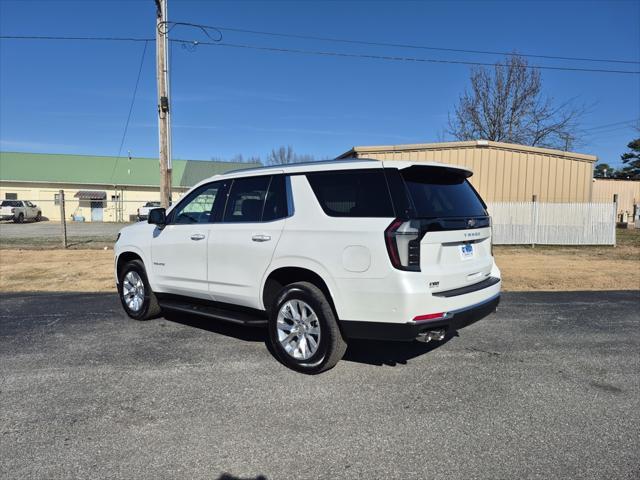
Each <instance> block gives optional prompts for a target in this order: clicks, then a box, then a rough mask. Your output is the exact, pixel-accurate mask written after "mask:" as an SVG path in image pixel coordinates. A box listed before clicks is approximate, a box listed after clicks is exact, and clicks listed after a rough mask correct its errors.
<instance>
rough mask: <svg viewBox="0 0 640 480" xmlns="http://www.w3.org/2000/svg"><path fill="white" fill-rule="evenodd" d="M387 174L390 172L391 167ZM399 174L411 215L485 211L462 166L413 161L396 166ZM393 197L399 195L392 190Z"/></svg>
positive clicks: (460, 214) (481, 213) (480, 213)
mask: <svg viewBox="0 0 640 480" xmlns="http://www.w3.org/2000/svg"><path fill="white" fill-rule="evenodd" d="M389 174H393V173H392V171H390V172H389ZM396 175H397V174H396ZM400 176H401V177H402V179H403V180H404V184H405V185H406V192H407V193H408V197H409V198H408V200H409V208H410V209H411V210H413V212H412V216H415V217H417V218H443V217H444V218H446V217H473V216H484V215H486V214H487V212H486V211H485V205H484V203H483V202H482V200H481V199H480V196H479V195H478V194H477V193H476V191H475V190H474V189H473V187H472V186H471V184H470V183H469V182H468V181H467V178H466V175H465V172H464V171H462V170H457V169H454V168H445V167H432V166H419V165H415V166H412V167H409V168H405V169H402V170H400ZM397 197H400V195H398V193H397V192H396V193H395V194H394V200H395V199H396V198H397ZM401 202H402V200H398V201H397V203H401Z"/></svg>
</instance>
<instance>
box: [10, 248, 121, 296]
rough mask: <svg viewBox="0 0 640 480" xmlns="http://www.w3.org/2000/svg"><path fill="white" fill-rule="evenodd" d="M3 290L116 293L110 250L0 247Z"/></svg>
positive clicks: (111, 251) (111, 252)
mask: <svg viewBox="0 0 640 480" xmlns="http://www.w3.org/2000/svg"><path fill="white" fill-rule="evenodd" d="M0 291H2V292H25V291H39V292H110V291H113V292H115V286H114V280H113V250H9V249H0Z"/></svg>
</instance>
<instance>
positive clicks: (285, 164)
mask: <svg viewBox="0 0 640 480" xmlns="http://www.w3.org/2000/svg"><path fill="white" fill-rule="evenodd" d="M377 161H378V160H374V159H372V158H352V159H339V160H338V159H331V160H318V161H315V162H300V163H283V164H277V165H263V166H261V167H248V168H236V169H234V170H228V171H226V172H224V175H227V174H229V173H238V172H253V171H256V170H264V169H267V168H283V167H304V166H308V165H326V164H329V163H355V162H377Z"/></svg>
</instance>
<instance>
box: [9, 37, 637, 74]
mask: <svg viewBox="0 0 640 480" xmlns="http://www.w3.org/2000/svg"><path fill="white" fill-rule="evenodd" d="M0 39H13V40H72V41H74V40H78V41H81V40H88V41H121V42H148V41H153V39H150V38H132V37H52V36H42V37H39V36H15V35H13V36H6V35H2V36H0ZM169 41H171V42H176V43H180V44H182V45H184V46H192V47H197V46H200V45H204V46H219V47H230V48H241V49H251V50H259V51H270V52H279V53H295V54H300V55H316V56H328V57H342V58H364V59H369V60H386V61H395V62H414V63H416V62H417V63H440V64H453V65H470V66H485V67H493V66H495V65H496V64H494V63H489V62H472V61H465V60H444V59H434V58H419V57H405V56H393V55H373V54H364V53H346V52H333V51H322V50H306V49H298V48H283V47H267V46H259V45H251V44H240V43H226V42H217V41H216V42H200V41H197V40H185V39H170V40H169ZM497 65H500V64H499V63H498V64H497ZM523 68H528V69H540V70H556V71H568V72H589V73H615V74H630V75H638V74H640V71H638V70H612V69H605V68H580V67H554V66H550V65H528V66H526V67H523Z"/></svg>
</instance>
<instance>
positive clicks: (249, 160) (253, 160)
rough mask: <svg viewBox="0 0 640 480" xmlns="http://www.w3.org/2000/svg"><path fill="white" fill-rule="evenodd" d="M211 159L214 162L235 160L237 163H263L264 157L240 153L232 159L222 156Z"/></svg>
mask: <svg viewBox="0 0 640 480" xmlns="http://www.w3.org/2000/svg"><path fill="white" fill-rule="evenodd" d="M211 160H212V161H214V162H235V163H259V164H261V165H262V159H261V158H260V157H257V156H253V155H252V156H249V157H245V156H244V155H242V154H241V153H238V154H236V155H234V156H233V157H231V158H230V159H227V158H222V157H211Z"/></svg>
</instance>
